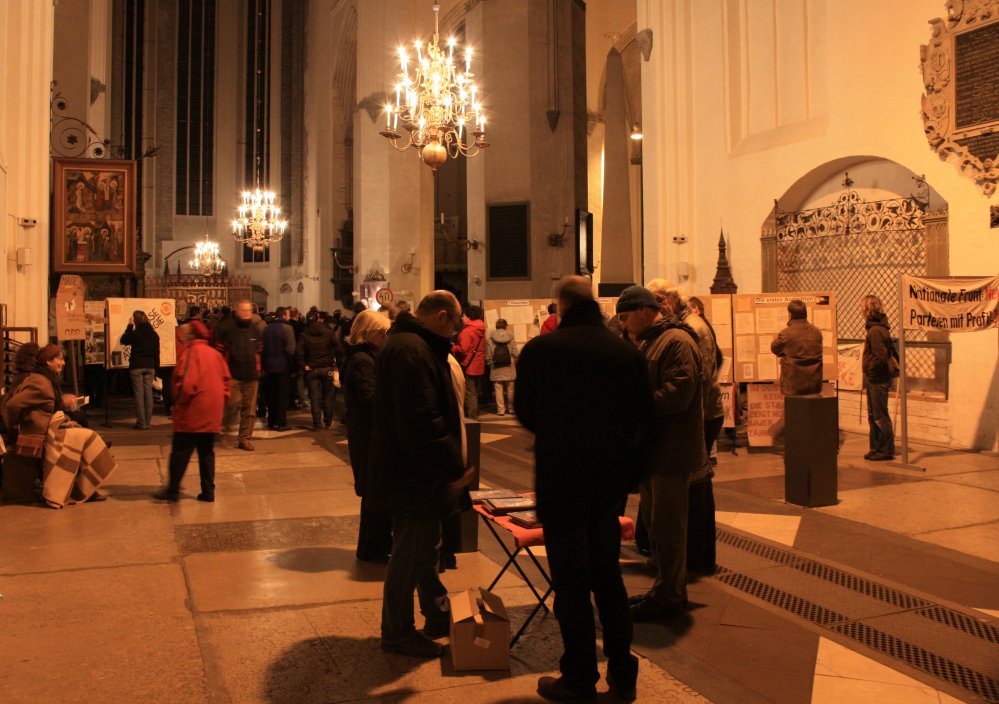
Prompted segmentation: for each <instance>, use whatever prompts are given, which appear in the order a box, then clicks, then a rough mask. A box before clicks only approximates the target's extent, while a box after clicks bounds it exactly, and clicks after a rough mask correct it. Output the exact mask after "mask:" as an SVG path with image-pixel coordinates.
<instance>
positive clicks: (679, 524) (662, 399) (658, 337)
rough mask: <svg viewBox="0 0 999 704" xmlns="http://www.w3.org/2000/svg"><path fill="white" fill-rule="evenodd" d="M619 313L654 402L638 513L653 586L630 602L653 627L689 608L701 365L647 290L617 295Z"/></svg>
mask: <svg viewBox="0 0 999 704" xmlns="http://www.w3.org/2000/svg"><path fill="white" fill-rule="evenodd" d="M617 314H618V318H619V319H620V320H621V325H622V327H623V328H624V329H626V330H627V331H628V333H629V334H630V335H631V337H632V339H634V340H635V341H636V342H637V343H638V348H639V349H640V350H641V351H642V352H643V353H644V354H645V358H646V360H647V361H648V374H649V379H650V383H651V385H652V394H653V397H654V399H655V411H654V413H653V419H654V420H653V423H654V434H653V438H654V440H653V445H652V448H651V450H650V453H649V473H648V476H647V477H646V478H645V479H644V480H643V481H642V485H641V497H642V498H641V512H642V519H643V520H644V521H645V525H646V526H647V527H648V529H649V535H650V537H651V539H652V554H653V559H654V562H655V565H656V579H655V582H654V583H653V585H652V589H651V590H650V591H649V592H648V594H644V595H642V596H638V597H634V598H633V599H631V600H630V601H631V604H632V605H631V618H632V620H633V621H636V622H637V621H655V620H659V619H664V618H672V617H677V616H682V615H683V614H684V613H685V609H686V604H687V508H688V503H687V502H688V496H687V485H688V482H689V479H690V476H691V475H692V474H693V473H694V472H696V471H698V470H699V469H700V468H701V467H703V466H704V463H705V450H704V411H703V409H702V407H701V393H702V385H701V359H700V353H699V352H698V348H697V335H696V334H695V333H694V331H693V330H691V329H690V328H689V327H688V326H687V325H685V324H684V323H682V322H681V321H680V319H679V318H677V317H676V316H675V315H672V314H671V315H667V316H663V315H662V313H661V312H660V309H659V304H658V303H657V301H656V297H655V295H653V293H652V292H651V291H649V290H648V289H647V288H642V287H641V286H629V287H628V288H626V289H625V290H624V291H622V292H621V296H620V297H619V298H618V300H617Z"/></svg>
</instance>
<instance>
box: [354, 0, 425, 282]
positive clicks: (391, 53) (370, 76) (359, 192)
mask: <svg viewBox="0 0 999 704" xmlns="http://www.w3.org/2000/svg"><path fill="white" fill-rule="evenodd" d="M428 8H429V6H428V5H424V4H423V3H419V6H418V7H416V4H414V3H398V2H392V1H391V0H365V2H363V3H358V5H357V107H356V109H355V112H354V218H355V220H354V266H355V267H356V272H355V275H354V279H355V284H357V285H359V284H360V282H362V281H364V279H365V277H366V276H368V275H370V274H372V273H374V272H377V273H378V274H381V275H382V276H384V277H385V278H386V279H387V280H388V281H389V284H390V286H391V288H392V289H393V290H394V291H397V292H402V291H409V292H410V293H411V295H406V294H403V295H404V297H406V298H413V299H417V300H418V299H419V298H420V297H421V296H422V295H423V294H425V293H427V292H428V291H429V290H430V289H431V288H432V286H433V257H434V252H433V212H432V211H433V180H432V178H431V176H430V169H429V168H428V167H427V166H426V165H424V164H423V162H422V161H420V159H419V157H418V156H417V153H416V152H415V150H413V149H410V150H408V151H406V152H404V153H398V152H396V151H395V150H394V149H392V147H391V145H390V143H389V142H388V140H386V139H385V138H384V137H382V136H381V135H380V134H379V132H381V130H382V128H383V126H384V124H385V113H384V106H385V102H386V100H387V99H388V97H387V96H388V94H389V92H390V90H391V88H392V86H394V85H395V79H396V75H397V73H398V72H399V66H398V54H397V52H396V51H395V50H394V48H395V47H398V46H399V45H400V44H403V43H405V44H407V45H408V46H409V47H410V51H412V49H411V47H412V41H413V39H414V38H416V37H417V36H420V37H422V38H423V40H424V42H426V41H427V40H428V37H429V35H430V33H431V32H432V31H433V14H432V13H431V12H429V9H428ZM420 10H422V11H420ZM411 252H412V253H414V256H413V261H414V264H413V268H412V269H411V270H410V271H409V272H408V273H403V272H402V266H403V265H404V264H407V263H408V262H409V261H410V253H411Z"/></svg>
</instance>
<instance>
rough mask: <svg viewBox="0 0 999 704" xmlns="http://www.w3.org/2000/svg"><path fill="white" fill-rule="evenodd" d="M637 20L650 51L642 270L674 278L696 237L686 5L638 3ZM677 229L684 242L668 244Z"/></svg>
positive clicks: (645, 73)
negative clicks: (648, 35) (647, 31)
mask: <svg viewBox="0 0 999 704" xmlns="http://www.w3.org/2000/svg"><path fill="white" fill-rule="evenodd" d="M637 26H638V31H639V32H642V31H643V30H645V29H651V30H652V52H651V56H650V58H649V60H648V61H647V62H646V63H643V64H642V134H643V135H644V139H643V140H642V142H643V144H642V153H643V163H644V164H645V169H644V172H643V181H644V183H643V188H644V205H643V207H644V211H645V276H646V278H654V277H656V276H664V277H666V278H669V279H672V280H674V281H676V280H678V279H679V276H678V275H677V274H678V272H677V262H680V261H688V262H689V261H693V259H694V258H693V256H692V255H691V254H688V253H687V252H686V251H685V250H688V248H690V249H693V248H694V246H695V238H696V232H695V231H694V225H695V223H694V222H693V202H694V198H693V191H694V188H693V186H694V159H693V154H692V153H691V150H692V145H693V124H692V116H691V113H690V105H691V104H692V103H691V92H692V76H691V56H690V53H691V48H690V41H691V37H692V36H693V32H692V30H691V27H690V5H689V3H687V2H684V1H683V0H662V2H655V3H639V4H638V25H637ZM681 234H683V235H686V236H687V242H688V243H687V244H679V245H677V244H673V242H672V237H673V236H675V235H681ZM695 276H697V274H696V273H695ZM710 276H711V272H710V271H708V272H705V273H704V275H703V276H700V277H699V278H700V279H701V282H700V283H699V286H700V287H701V288H706V286H707V279H708V278H709V277H710Z"/></svg>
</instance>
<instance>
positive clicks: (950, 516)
mask: <svg viewBox="0 0 999 704" xmlns="http://www.w3.org/2000/svg"><path fill="white" fill-rule="evenodd" d="M956 507H960V510H957V508H956ZM815 510H816V511H821V512H822V513H828V514H830V515H834V516H842V517H844V518H851V519H853V520H859V521H861V522H864V523H867V524H869V525H875V526H878V527H881V528H885V529H887V530H891V531H894V532H897V533H903V534H906V535H913V534H916V533H926V532H928V531H935V530H945V529H948V528H958V527H961V526H967V525H972V524H976V523H986V522H989V521H996V520H999V501H997V500H996V494H995V492H993V491H989V490H987V489H978V488H976V487H968V486H961V485H957V484H949V483H947V482H940V481H923V482H911V483H907V484H899V485H895V486H881V487H875V488H871V489H856V490H854V491H847V492H842V493H841V494H840V503H839V504H838V505H837V506H826V507H823V508H818V509H815Z"/></svg>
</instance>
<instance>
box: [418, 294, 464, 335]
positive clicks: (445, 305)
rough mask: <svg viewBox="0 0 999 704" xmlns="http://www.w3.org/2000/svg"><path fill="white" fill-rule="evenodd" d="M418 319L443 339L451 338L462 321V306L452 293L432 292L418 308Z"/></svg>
mask: <svg viewBox="0 0 999 704" xmlns="http://www.w3.org/2000/svg"><path fill="white" fill-rule="evenodd" d="M416 318H417V320H419V321H420V322H421V323H423V325H424V326H425V327H426V328H427V329H428V330H430V332H432V333H434V334H436V335H440V336H441V337H450V336H451V333H453V332H454V329H455V327H456V326H457V324H458V321H460V320H461V304H459V303H458V299H457V298H455V297H454V294H453V293H451V292H450V291H431V292H430V293H428V294H427V295H426V296H424V297H423V299H422V300H421V301H420V304H419V305H418V306H416Z"/></svg>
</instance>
